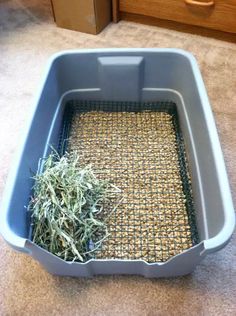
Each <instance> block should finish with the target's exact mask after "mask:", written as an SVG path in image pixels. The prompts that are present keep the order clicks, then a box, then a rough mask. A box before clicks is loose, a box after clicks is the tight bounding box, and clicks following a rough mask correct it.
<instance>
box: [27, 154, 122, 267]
mask: <svg viewBox="0 0 236 316" xmlns="http://www.w3.org/2000/svg"><path fill="white" fill-rule="evenodd" d="M34 180H35V185H34V187H33V189H34V196H33V197H32V199H31V201H30V203H29V206H28V209H29V211H31V212H32V225H33V241H34V242H35V243H36V244H38V245H39V246H40V247H42V248H44V249H46V250H48V251H49V252H51V253H53V254H55V255H56V256H58V257H60V258H62V259H64V260H67V261H82V262H83V261H86V260H88V259H90V258H92V257H93V256H94V252H95V251H96V250H97V249H98V248H99V247H100V246H101V243H102V242H103V240H105V239H106V238H107V237H108V230H107V225H106V220H107V216H110V215H111V213H112V212H113V211H115V210H116V208H117V206H118V205H117V203H116V205H115V207H113V209H112V208H111V207H110V210H109V209H106V210H104V205H106V206H107V208H109V205H112V201H114V197H115V196H116V194H117V193H118V192H120V190H119V189H118V188H117V187H115V186H113V185H112V184H110V183H109V181H104V180H99V179H98V178H97V177H96V176H95V174H94V172H93V170H92V167H91V165H87V166H84V167H81V166H80V165H79V155H78V153H77V152H72V153H70V154H68V153H66V154H65V155H64V156H62V157H60V156H59V155H58V154H57V153H56V152H55V151H54V152H52V153H51V154H50V155H49V156H48V157H47V158H46V159H45V160H44V164H43V170H42V172H41V173H39V174H37V175H36V176H35V177H34ZM113 205H114V204H113ZM103 213H104V214H105V213H106V214H108V215H106V216H105V215H103Z"/></svg>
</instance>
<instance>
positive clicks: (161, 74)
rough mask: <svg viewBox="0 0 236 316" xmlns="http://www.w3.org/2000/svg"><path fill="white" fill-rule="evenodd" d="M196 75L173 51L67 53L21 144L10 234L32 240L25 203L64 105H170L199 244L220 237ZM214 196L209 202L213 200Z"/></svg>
mask: <svg viewBox="0 0 236 316" xmlns="http://www.w3.org/2000/svg"><path fill="white" fill-rule="evenodd" d="M200 93H201V92H200V91H198V89H197V86H196V82H195V78H194V76H193V73H192V68H191V65H190V62H189V60H188V59H187V58H186V57H185V56H184V55H182V54H176V53H171V52H165V53H164V52H159V53H150V52H149V53H145V52H142V53H140V52H138V51H137V52H134V51H132V52H125V51H124V52H122V51H121V52H119V54H117V53H116V52H115V51H114V52H104V53H81V54H76V53H75V54H73V53H72V54H67V55H61V56H59V57H58V58H56V59H55V60H54V61H53V63H52V65H51V67H50V70H49V73H48V75H47V79H46V81H45V84H44V87H43V90H42V91H41V94H40V98H39V102H38V104H37V108H36V110H35V114H34V117H33V119H32V122H31V127H30V132H29V134H28V137H27V141H26V142H25V144H24V147H23V154H22V159H21V161H20V165H19V168H18V170H17V175H16V178H15V179H16V180H15V182H14V186H13V188H12V192H13V193H14V192H17V193H14V194H12V197H11V200H10V203H9V206H8V207H9V216H8V221H9V224H10V227H11V229H12V230H13V231H14V232H15V233H16V234H17V235H18V236H21V237H24V238H28V236H29V227H30V216H29V214H27V211H26V208H25V206H26V205H28V202H29V197H30V195H31V194H32V191H31V188H32V185H33V182H32V179H31V175H32V171H33V172H37V168H38V160H39V158H40V157H43V156H46V155H47V154H48V153H49V151H50V149H49V144H51V145H53V144H55V143H57V140H58V138H59V135H60V129H61V124H62V121H63V113H64V109H65V105H66V103H67V102H68V101H69V100H77V101H78V100H80V101H82V100H98V101H106V100H109V101H125V102H147V101H148V102H153V101H155V102H156V101H159V102H160V101H167V100H168V101H172V102H174V103H175V104H176V108H177V113H178V118H179V124H180V128H181V131H182V134H183V138H184V142H185V148H186V155H187V157H188V161H189V170H190V174H191V178H192V191H193V199H194V204H195V211H196V212H195V216H196V223H197V224H196V225H197V230H198V234H199V240H200V241H201V240H204V239H208V238H211V237H214V236H215V235H217V233H218V232H219V231H220V230H221V228H222V226H223V224H224V213H223V212H222V209H223V206H222V201H221V199H220V198H217V196H219V197H220V188H219V184H218V179H217V173H216V172H214V171H215V168H216V166H215V163H214V157H213V151H212V148H211V146H212V144H211V141H210V135H209V131H208V130H207V126H206V121H205V117H204V113H203V111H202V107H201V106H200V105H201V101H200ZM196 118H197V119H196ZM213 197H214V198H213Z"/></svg>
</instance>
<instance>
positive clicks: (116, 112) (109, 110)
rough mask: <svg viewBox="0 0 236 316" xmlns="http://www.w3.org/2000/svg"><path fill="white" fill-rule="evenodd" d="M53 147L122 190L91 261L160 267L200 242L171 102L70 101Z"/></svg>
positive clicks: (182, 150) (181, 142) (181, 141)
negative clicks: (74, 152) (74, 155)
mask: <svg viewBox="0 0 236 316" xmlns="http://www.w3.org/2000/svg"><path fill="white" fill-rule="evenodd" d="M59 149H60V151H61V152H64V151H65V150H68V151H72V150H77V151H78V152H79V153H81V161H80V163H81V164H89V163H91V164H92V165H93V169H94V170H95V172H96V174H97V175H98V177H100V178H104V179H109V180H110V181H111V182H112V183H113V184H115V185H116V186H117V187H119V188H120V189H121V195H122V202H121V203H120V205H119V206H118V208H117V210H116V211H115V212H114V213H113V214H112V215H111V216H110V217H109V220H108V229H109V233H110V235H109V237H108V238H107V239H106V240H105V241H104V242H103V244H102V247H101V248H100V249H99V251H96V253H95V254H94V256H95V258H97V259H98V258H109V259H112V258H114V259H143V260H145V261H147V262H163V261H166V260H168V259H169V258H170V257H172V256H174V255H176V254H178V253H181V252H182V251H183V250H185V249H187V248H190V247H191V246H193V245H194V244H196V243H197V242H198V234H197V229H196V223H195V217H194V206H193V199H192V191H191V183H190V178H189V173H188V169H187V161H186V155H185V149H184V142H183V138H182V135H181V131H180V128H179V123H178V116H177V110H176V105H175V104H174V103H172V102H165V103H163V102H161V103H160V102H159V103H158V102H156V103H135V102H98V101H97V102H96V101H90V102H89V101H70V102H68V103H67V105H66V110H65V114H64V123H63V129H62V133H61V138H60V145H59Z"/></svg>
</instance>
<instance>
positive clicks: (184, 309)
mask: <svg viewBox="0 0 236 316" xmlns="http://www.w3.org/2000/svg"><path fill="white" fill-rule="evenodd" d="M49 3H50V1H49V0H48V1H47V0H25V1H20V0H16V1H6V0H1V1H0V139H1V142H0V152H1V155H0V192H1V193H2V191H3V188H4V185H5V181H6V177H7V174H8V171H9V168H10V164H11V161H12V158H13V154H14V152H15V150H16V148H17V145H18V142H19V139H20V136H21V132H22V129H23V127H24V125H25V122H26V120H27V118H28V116H29V112H30V107H31V104H32V99H33V96H34V94H35V91H36V90H37V87H38V84H39V82H40V78H41V75H42V71H43V69H44V66H45V63H46V61H47V59H48V57H49V56H50V55H51V54H53V53H55V52H57V51H59V50H63V49H70V48H95V47H179V48H184V49H187V50H189V51H191V52H192V53H193V54H194V55H195V56H196V57H197V60H198V62H199V64H200V68H201V70H202V73H203V77H204V80H205V83H206V86H207V90H208V93H209V97H210V100H211V104H212V107H213V110H214V113H215V118H216V122H217V126H218V130H219V134H220V138H221V142H222V147H223V151H224V155H225V160H226V164H227V168H228V173H229V178H230V182H231V187H232V193H233V197H234V201H236V131H235V125H236V89H235V88H236V45H234V44H229V43H225V42H221V41H217V40H213V39H209V38H203V37H199V36H194V35H189V34H183V33H178V32H174V31H169V30H165V29H161V28H156V27H149V26H143V25H138V24H134V23H127V22H120V23H119V24H117V25H115V24H111V25H110V26H109V27H108V28H107V29H106V30H105V31H104V32H102V33H101V34H100V35H98V36H93V35H86V34H81V33H76V32H72V31H68V30H63V29H59V28H57V27H56V26H55V25H54V23H53V20H52V16H51V11H50V5H49ZM226 18H227V17H226ZM235 293H236V238H235V236H234V238H233V239H232V241H231V242H230V244H229V245H228V246H227V247H226V248H225V249H224V250H221V251H220V252H218V253H215V254H213V255H211V256H209V257H207V258H206V259H205V260H204V261H203V262H202V263H201V264H200V265H199V266H198V267H197V269H196V270H195V272H194V273H193V274H192V275H189V276H187V277H181V278H175V279H162V280H160V279H159V280H158V279H157V280H148V279H144V278H141V277H128V276H127V277H122V276H110V277H96V278H93V279H88V280H87V279H75V278H62V277H55V276H51V275H49V274H48V273H47V272H45V271H44V270H43V268H42V267H40V266H39V264H37V263H36V262H35V261H34V260H32V259H31V258H30V257H28V256H25V255H23V254H18V253H15V252H14V251H12V250H11V249H10V248H9V247H8V246H7V245H6V244H5V243H4V241H3V240H2V239H0V315H150V316H151V315H236V296H235Z"/></svg>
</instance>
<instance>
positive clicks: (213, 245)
mask: <svg viewBox="0 0 236 316" xmlns="http://www.w3.org/2000/svg"><path fill="white" fill-rule="evenodd" d="M235 217H236V214H235V213H234V210H232V212H231V214H229V216H228V218H227V221H226V222H225V224H224V226H223V228H222V229H221V231H220V232H219V233H218V234H217V235H216V236H214V237H212V238H209V239H206V240H204V248H205V250H204V251H206V252H208V253H211V252H215V251H218V250H220V249H222V248H223V247H224V246H226V245H227V243H228V242H229V241H230V239H231V237H232V235H233V232H234V230H235V223H236V218H235Z"/></svg>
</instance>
